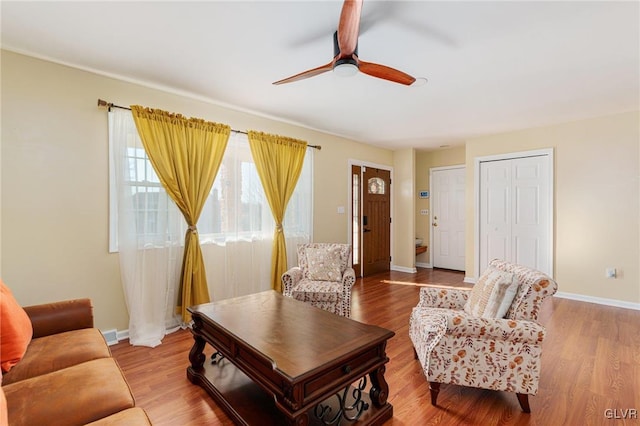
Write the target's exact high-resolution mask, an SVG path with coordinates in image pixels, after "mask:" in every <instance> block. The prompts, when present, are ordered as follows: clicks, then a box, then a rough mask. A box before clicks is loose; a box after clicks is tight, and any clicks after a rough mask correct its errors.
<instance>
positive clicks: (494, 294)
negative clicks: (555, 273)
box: [409, 259, 558, 413]
mask: <svg viewBox="0 0 640 426" xmlns="http://www.w3.org/2000/svg"><path fill="white" fill-rule="evenodd" d="M557 288H558V287H557V284H556V283H555V281H553V280H552V279H551V278H549V277H548V276H547V275H545V274H543V273H542V272H539V271H536V270H534V269H531V268H528V267H525V266H521V265H516V264H513V263H509V262H505V261H502V260H497V259H496V260H492V261H491V262H490V263H489V267H488V269H487V271H485V272H484V273H483V274H482V276H481V277H480V278H479V279H478V282H477V283H476V284H475V285H474V287H473V288H472V289H455V288H454V289H452V288H436V287H423V288H421V289H420V302H419V303H418V305H417V306H416V307H415V308H413V311H412V313H411V318H410V321H409V336H410V338H411V341H412V342H413V347H414V349H415V355H416V358H417V359H418V360H419V362H420V364H421V365H422V369H423V371H424V375H425V376H426V378H427V380H428V381H429V390H430V393H431V404H433V405H436V401H437V398H438V392H439V390H440V384H441V383H446V384H455V385H461V386H470V387H477V388H484V389H492V390H501V391H507V392H515V393H516V394H517V396H518V402H519V403H520V407H521V408H522V411H524V412H526V413H529V412H530V408H529V398H528V396H529V395H535V394H536V393H537V391H538V381H539V379H540V355H541V354H542V341H543V340H544V337H545V329H544V327H542V326H541V325H540V324H539V323H538V322H537V320H538V314H539V312H540V307H541V305H542V302H543V301H544V299H545V298H547V297H549V296H552V295H553V294H554V293H555V292H556V290H557Z"/></svg>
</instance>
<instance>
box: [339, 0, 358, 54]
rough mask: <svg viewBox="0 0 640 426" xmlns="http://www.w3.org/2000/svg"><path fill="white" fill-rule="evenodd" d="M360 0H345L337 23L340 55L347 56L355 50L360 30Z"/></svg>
mask: <svg viewBox="0 0 640 426" xmlns="http://www.w3.org/2000/svg"><path fill="white" fill-rule="evenodd" d="M361 12H362V0H345V1H344V4H343V5H342V12H341V13H340V23H339V24H338V47H339V48H340V57H341V58H344V57H349V56H351V55H353V52H355V51H356V46H357V45H358V33H359V31H360V13H361Z"/></svg>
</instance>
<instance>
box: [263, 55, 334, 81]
mask: <svg viewBox="0 0 640 426" xmlns="http://www.w3.org/2000/svg"><path fill="white" fill-rule="evenodd" d="M334 62H335V59H334V60H333V61H331V62H329V63H328V64H327V65H322V66H321V67H318V68H313V69H310V70H307V71H303V72H301V73H300V74H296V75H292V76H291V77H287V78H284V79H282V80H278V81H274V82H273V84H285V83H292V82H294V81H298V80H304V79H305V78H309V77H313V76H316V75H319V74H322V73H323V72H327V71H331V70H332V69H333V63H334Z"/></svg>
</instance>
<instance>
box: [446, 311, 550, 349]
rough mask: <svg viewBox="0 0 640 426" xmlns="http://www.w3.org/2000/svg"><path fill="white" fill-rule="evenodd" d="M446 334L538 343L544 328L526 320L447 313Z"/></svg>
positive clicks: (542, 337)
mask: <svg viewBox="0 0 640 426" xmlns="http://www.w3.org/2000/svg"><path fill="white" fill-rule="evenodd" d="M446 334H447V335H449V336H452V337H470V338H476V339H484V340H487V341H491V340H500V341H509V342H516V343H528V344H540V343H542V341H543V340H544V336H545V328H544V327H543V326H541V325H540V324H538V323H535V322H533V321H527V320H510V319H503V318H478V317H472V316H467V315H464V314H462V315H455V314H454V315H447V332H446Z"/></svg>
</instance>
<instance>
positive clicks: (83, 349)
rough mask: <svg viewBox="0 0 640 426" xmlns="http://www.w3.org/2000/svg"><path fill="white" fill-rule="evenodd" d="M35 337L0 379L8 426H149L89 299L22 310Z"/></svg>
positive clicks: (146, 417)
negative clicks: (98, 326) (99, 326)
mask: <svg viewBox="0 0 640 426" xmlns="http://www.w3.org/2000/svg"><path fill="white" fill-rule="evenodd" d="M24 310H25V311H26V312H27V315H28V316H29V319H30V320H31V323H32V325H33V338H32V340H31V342H30V343H29V346H28V347H27V351H26V353H25V354H24V357H23V358H22V359H21V360H20V361H19V362H18V363H17V364H16V365H15V366H13V367H12V368H11V369H10V370H9V371H8V372H7V373H6V374H4V375H3V377H2V390H3V392H4V394H5V396H6V401H7V414H8V421H9V425H11V426H19V425H84V424H91V425H94V426H97V425H127V426H128V425H150V424H151V422H150V420H149V418H148V416H147V414H146V413H145V411H144V410H143V409H142V408H139V407H136V406H135V402H134V398H133V394H132V393H131V389H130V388H129V385H128V383H127V381H126V380H125V378H124V375H123V374H122V371H121V370H120V367H119V366H118V364H117V363H116V361H115V360H114V359H113V358H112V357H111V351H110V350H109V347H108V346H107V344H106V342H105V339H104V337H103V336H102V333H100V331H99V330H98V329H97V328H94V327H93V309H92V306H91V301H90V300H89V299H79V300H72V301H65V302H57V303H51V304H46V305H38V306H30V307H26V308H24Z"/></svg>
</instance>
